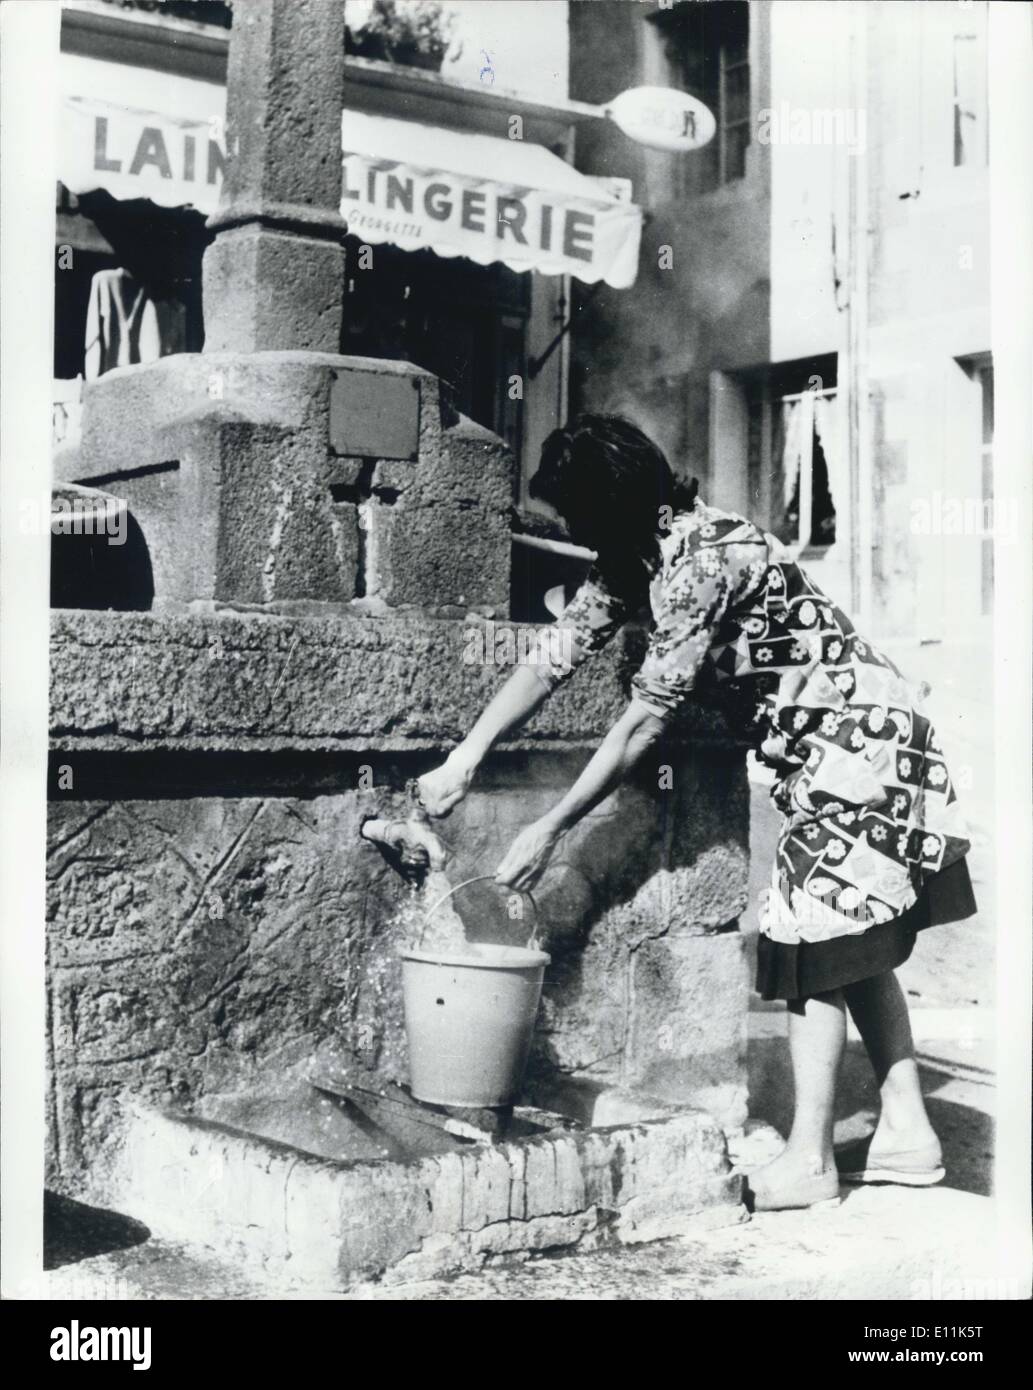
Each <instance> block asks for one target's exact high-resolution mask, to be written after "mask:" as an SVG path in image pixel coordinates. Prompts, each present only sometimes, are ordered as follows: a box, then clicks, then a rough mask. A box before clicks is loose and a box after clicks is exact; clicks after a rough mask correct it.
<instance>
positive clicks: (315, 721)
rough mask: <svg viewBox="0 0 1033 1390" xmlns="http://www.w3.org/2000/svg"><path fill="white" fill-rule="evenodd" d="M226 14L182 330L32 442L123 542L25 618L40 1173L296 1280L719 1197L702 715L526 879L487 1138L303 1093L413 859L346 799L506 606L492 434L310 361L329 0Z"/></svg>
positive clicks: (741, 1071)
mask: <svg viewBox="0 0 1033 1390" xmlns="http://www.w3.org/2000/svg"><path fill="white" fill-rule="evenodd" d="M235 21H236V22H235V26H234V30H233V37H232V42H231V46H230V67H229V100H228V111H229V128H228V136H229V149H230V152H231V158H230V161H229V167H228V175H227V180H226V191H225V194H224V197H225V199H226V201H225V203H224V206H223V208H222V210H221V211H220V213H219V214H218V215H217V217H216V218H215V219H213V229H214V231H215V238H214V241H213V243H212V245H211V246H210V248H209V250H208V252H207V253H206V258H205V268H204V270H205V303H206V321H207V332H208V336H207V341H206V346H205V351H204V352H203V353H201V354H195V355H184V356H177V357H170V358H166V359H163V360H161V361H159V362H156V363H153V364H150V365H146V366H138V367H129V368H123V369H120V370H117V371H114V372H111V373H109V374H108V375H106V376H104V377H103V378H101V379H100V380H98V381H96V382H93V383H90V384H89V385H88V386H87V388H86V393H85V400H84V416H83V433H82V441H81V445H80V446H79V447H78V448H77V449H76V450H74V451H72V452H69V453H65V454H64V455H63V456H62V457H61V458H60V459H59V461H58V471H59V473H60V476H61V477H62V478H64V479H66V480H68V481H74V482H77V483H81V484H88V485H91V486H97V487H101V488H103V489H104V490H106V491H108V492H110V493H113V494H115V495H116V496H118V497H120V498H123V499H124V500H125V502H126V503H127V505H128V507H129V510H130V514H131V517H132V522H133V526H132V527H131V535H132V536H134V537H135V538H136V542H135V545H136V548H135V551H134V556H133V564H132V565H131V566H129V567H127V569H126V573H125V577H124V584H125V594H124V598H125V601H124V602H121V603H118V604H117V605H116V609H115V610H111V609H107V610H99V609H94V610H92V611H91V610H88V609H85V608H83V609H76V608H66V609H61V610H55V612H54V614H53V625H52V653H51V665H52V693H51V733H52V755H51V769H50V785H51V795H52V801H51V808H50V812H51V813H50V858H49V876H50V912H49V931H48V954H49V974H48V980H49V985H48V987H49V1021H50V1039H49V1070H50V1082H49V1101H48V1105H49V1138H50V1152H49V1176H50V1182H51V1184H52V1186H54V1187H55V1188H56V1189H58V1190H60V1191H63V1192H66V1193H68V1194H69V1195H73V1196H77V1197H81V1198H85V1199H87V1200H91V1201H96V1202H103V1203H107V1204H108V1205H111V1206H113V1207H116V1208H117V1209H118V1210H121V1211H124V1212H126V1213H128V1214H130V1215H133V1216H136V1217H138V1218H139V1219H140V1220H142V1221H144V1222H145V1223H146V1224H147V1225H148V1226H149V1227H150V1229H151V1230H152V1231H154V1232H156V1233H158V1234H166V1235H169V1236H171V1237H174V1238H176V1239H184V1240H197V1241H201V1242H203V1243H205V1244H208V1245H215V1246H217V1247H219V1248H221V1249H224V1250H228V1251H230V1252H232V1253H234V1254H236V1255H237V1256H239V1257H240V1258H241V1259H244V1260H255V1261H259V1262H261V1263H262V1264H264V1265H266V1266H268V1267H270V1268H274V1269H281V1268H282V1269H283V1270H285V1271H289V1272H290V1274H291V1277H292V1278H297V1279H300V1280H301V1281H302V1282H306V1283H308V1284H310V1285H311V1286H313V1287H323V1288H330V1287H341V1286H342V1285H343V1284H346V1283H348V1282H349V1281H351V1280H354V1279H356V1278H359V1277H369V1276H374V1277H390V1278H407V1277H419V1276H421V1275H423V1274H426V1273H429V1272H441V1271H442V1270H449V1269H456V1268H463V1267H469V1266H471V1265H476V1264H478V1263H480V1262H481V1261H483V1260H485V1259H488V1258H494V1257H497V1256H505V1255H511V1254H513V1253H515V1252H526V1251H528V1250H540V1249H546V1248H548V1249H551V1248H557V1247H559V1248H573V1247H575V1246H577V1245H584V1244H591V1243H598V1242H600V1241H603V1240H609V1239H614V1240H644V1239H652V1238H656V1237H660V1236H666V1235H672V1234H677V1233H679V1232H682V1231H685V1230H688V1229H692V1228H693V1226H694V1225H695V1224H698V1223H699V1222H705V1223H706V1222H714V1221H732V1220H738V1219H740V1217H741V1214H742V1208H741V1206H740V1182H739V1179H738V1178H737V1177H736V1176H734V1174H733V1173H732V1170H731V1167H730V1164H729V1160H728V1155H727V1149H726V1136H728V1135H732V1136H734V1135H736V1134H738V1133H739V1132H741V1129H742V1126H743V1124H744V1122H745V1120H746V1076H745V1043H746V1037H745V1021H746V1003H747V977H746V963H745V957H744V944H743V940H742V938H741V936H740V935H739V933H738V930H737V925H736V924H737V920H738V918H739V916H740V914H741V913H742V911H743V909H744V907H745V896H746V878H747V816H748V797H747V784H746V777H745V767H744V754H743V751H742V750H741V749H740V748H738V747H736V746H735V745H734V744H733V743H732V742H731V741H730V740H729V738H728V737H727V736H726V734H725V733H724V731H723V730H722V728H721V727H720V725H719V724H717V723H716V722H715V721H714V720H713V718H711V717H709V716H705V715H703V714H700V715H698V716H696V717H694V718H693V719H690V720H689V721H687V722H686V724H685V725H684V727H683V728H682V729H681V730H680V731H679V733H678V734H677V735H675V736H672V738H671V740H670V742H669V744H668V745H667V746H666V747H665V748H664V750H663V755H662V761H663V763H664V764H665V766H666V767H667V768H669V769H670V771H669V772H668V773H667V774H665V776H664V778H663V783H664V787H665V789H664V790H663V791H661V790H659V789H658V777H657V772H656V769H655V768H652V769H644V770H643V772H642V774H641V775H640V777H639V778H638V779H637V780H636V781H635V782H634V783H632V784H631V785H629V786H627V787H626V788H624V789H623V790H622V791H621V792H619V793H618V794H617V795H616V796H615V797H613V798H611V799H610V800H609V801H607V802H606V803H604V804H603V805H602V806H600V807H599V808H598V809H597V811H596V812H595V813H593V814H592V815H591V816H589V817H588V818H587V819H586V820H585V822H584V823H583V824H582V825H581V826H580V827H579V828H578V830H577V831H576V832H575V833H574V834H572V835H571V836H570V837H568V841H567V842H566V843H565V844H564V847H563V851H562V856H561V862H560V863H559V864H558V865H557V866H556V868H555V870H554V871H551V872H550V875H549V877H548V879H547V880H546V882H545V883H544V884H543V888H542V892H541V895H540V897H541V904H542V913H543V919H544V922H545V929H546V938H545V943H544V944H545V945H546V949H547V950H548V951H549V952H550V953H551V955H552V959H553V965H552V967H551V969H550V971H549V973H548V977H547V981H546V986H545V994H544V999H543V1005H542V1011H541V1017H540V1020H539V1025H538V1029H537V1033H536V1038H535V1043H534V1048H533V1053H532V1059H531V1064H530V1068H529V1074H528V1080H527V1096H526V1101H527V1105H526V1107H525V1111H526V1113H525V1115H524V1119H523V1121H522V1125H523V1127H522V1129H521V1130H520V1132H519V1133H517V1132H514V1134H513V1135H511V1136H507V1137H506V1138H505V1140H499V1141H497V1142H484V1143H481V1142H477V1141H476V1140H472V1139H470V1138H468V1137H465V1138H464V1137H462V1136H456V1135H455V1134H452V1135H450V1136H449V1138H450V1142H449V1143H447V1144H445V1147H444V1148H443V1149H442V1148H441V1147H440V1144H438V1145H437V1147H435V1146H434V1145H432V1146H431V1149H432V1151H430V1152H427V1151H424V1152H419V1151H410V1152H408V1153H401V1154H400V1153H398V1152H397V1151H395V1150H392V1148H391V1145H390V1144H387V1145H385V1144H383V1143H382V1142H381V1140H380V1138H378V1136H377V1135H375V1134H373V1135H371V1133H370V1131H369V1129H368V1126H367V1127H363V1126H362V1125H360V1124H359V1123H358V1122H357V1117H356V1116H354V1115H352V1114H350V1113H349V1112H348V1110H347V1107H346V1106H342V1105H335V1104H334V1103H333V1101H332V1099H330V1098H328V1097H327V1096H325V1095H323V1096H318V1095H316V1093H314V1092H312V1091H311V1089H310V1088H309V1087H308V1085H307V1082H306V1079H305V1077H306V1067H307V1066H308V1064H309V1062H310V1060H311V1058H312V1056H313V1055H314V1054H316V1053H317V1052H318V1051H319V1049H321V1048H325V1047H326V1046H327V1045H328V1043H331V1044H332V1045H333V1046H334V1047H335V1048H336V1049H337V1050H338V1052H339V1054H340V1055H341V1056H344V1057H354V1058H356V1059H358V1061H359V1062H361V1064H362V1066H363V1068H364V1069H365V1071H366V1072H368V1073H369V1074H372V1075H374V1076H376V1075H382V1076H383V1077H384V1081H385V1084H388V1083H404V1081H405V1076H404V1074H399V1073H404V1046H403V1045H402V1039H401V1024H400V1007H399V997H398V989H399V987H398V975H397V968H396V966H397V962H396V961H395V957H394V951H393V945H392V942H391V941H390V939H389V938H388V937H387V936H386V934H385V924H386V923H388V922H389V921H390V920H391V919H392V917H393V915H394V914H395V912H396V910H397V908H398V906H399V903H400V901H402V899H403V896H404V894H405V893H406V892H407V891H408V890H407V888H406V885H405V883H404V882H403V880H402V878H401V877H400V876H399V875H398V874H397V873H396V872H395V871H394V870H393V869H392V867H391V866H390V864H388V863H386V862H385V860H384V858H383V857H382V855H381V854H380V853H379V852H378V851H377V849H376V848H375V847H374V846H372V845H370V844H369V843H367V842H365V841H364V840H363V839H362V838H361V837H360V833H359V832H360V826H361V824H362V821H363V819H364V818H365V817H366V816H368V815H369V814H370V811H371V809H373V808H374V807H375V808H376V809H378V810H379V811H380V812H381V813H383V811H384V808H385V807H387V808H388V810H390V808H391V807H392V806H395V807H397V814H398V815H399V816H400V817H402V816H404V815H405V814H406V802H405V790H404V789H405V786H406V783H407V782H408V781H409V779H410V778H412V777H413V776H417V775H419V773H421V772H423V771H424V770H426V769H427V768H429V767H432V766H434V765H435V764H436V763H437V762H438V761H440V759H441V758H442V756H443V755H444V753H445V752H447V750H448V749H449V748H450V747H451V746H452V745H453V744H454V742H455V741H456V740H457V739H458V738H460V737H461V736H462V734H463V733H464V732H465V730H466V729H467V728H468V727H469V725H470V724H471V722H472V721H473V719H474V717H475V716H476V714H477V713H478V711H479V710H480V708H481V706H482V705H483V703H484V702H485V700H486V699H487V698H488V696H489V695H490V694H491V693H492V691H493V690H494V689H495V688H496V685H497V683H498V681H499V680H500V679H502V678H503V676H504V674H505V672H504V671H500V670H499V669H498V667H497V666H494V665H491V664H488V663H485V662H480V663H471V662H470V661H469V660H468V659H464V655H468V653H469V650H470V645H471V644H470V641H469V634H470V631H471V629H472V628H475V627H476V625H477V624H478V623H482V622H485V621H488V620H491V621H494V622H495V623H496V625H498V624H500V623H504V622H505V621H506V620H507V614H508V597H509V573H510V547H511V535H510V507H511V499H512V495H513V471H512V470H513V462H512V459H511V457H510V455H509V454H508V452H507V450H506V448H505V447H504V445H503V444H502V442H501V441H500V440H499V439H497V438H496V437H495V436H493V435H491V434H490V433H488V432H487V431H485V430H484V429H482V428H481V427H479V426H477V425H475V424H474V423H473V422H471V421H470V420H468V419H466V418H464V417H463V416H461V415H460V414H458V412H457V411H456V410H455V409H454V407H453V406H452V403H451V400H450V397H449V393H448V391H447V390H446V389H445V388H444V387H443V386H442V384H441V383H440V382H439V381H437V380H436V379H435V378H434V377H432V376H431V375H429V374H428V373H427V372H425V371H422V370H420V369H418V368H416V367H414V366H411V365H409V364H406V363H396V362H385V361H373V360H367V359H356V358H348V357H343V356H340V355H339V354H338V352H337V348H338V343H339V338H340V331H341V319H342V314H343V313H346V304H345V297H344V293H343V290H344V284H345V276H344V264H343V257H344V253H343V249H342V246H341V237H342V233H343V230H344V228H343V224H342V222H341V219H340V215H339V212H338V210H337V208H338V201H339V195H340V162H339V127H340V110H341V106H342V104H343V102H344V95H345V94H344V72H345V69H344V64H343V39H344V35H343V6H340V5H327V4H325V3H320V0H251V3H249V4H248V5H247V6H246V7H243V9H242V11H241V13H240V14H239V15H238V16H236V17H235ZM118 610H132V611H118ZM641 644H642V637H641V634H639V633H636V632H634V631H629V632H628V633H627V634H625V635H624V636H622V638H620V639H618V640H617V641H616V642H615V643H614V644H612V650H609V651H608V652H607V653H606V654H605V655H603V656H601V657H599V658H597V659H596V660H595V661H594V662H593V663H590V664H589V665H588V666H586V667H585V668H583V669H582V670H581V671H580V672H579V673H578V674H577V675H576V676H575V677H574V678H573V680H572V681H571V682H570V683H569V684H568V685H567V686H566V687H564V688H563V689H562V690H561V691H559V692H558V693H557V694H556V696H555V697H554V698H553V699H552V700H551V701H550V702H549V704H548V705H547V706H546V707H545V708H544V709H543V710H542V711H541V712H540V713H539V714H538V716H537V717H536V718H535V719H534V720H533V721H532V722H531V723H530V724H529V725H528V726H527V727H526V728H525V729H524V730H522V731H521V732H520V733H519V735H518V736H517V737H515V738H513V739H511V740H509V741H508V742H507V743H505V744H504V745H502V746H501V747H500V748H499V749H498V750H497V752H496V753H495V754H494V755H493V756H492V757H491V759H490V760H489V761H488V763H487V764H486V765H485V767H484V768H483V770H482V772H481V775H480V776H479V778H478V780H477V783H476V784H475V787H474V789H473V791H472V793H471V795H470V796H469V797H468V798H467V800H466V801H465V802H464V803H463V804H462V805H461V806H460V807H459V808H457V810H456V811H455V812H454V813H453V815H452V817H451V818H450V819H449V820H448V821H446V822H443V823H442V825H441V827H440V829H441V833H442V836H443V838H444V839H445V840H446V841H447V842H448V843H449V846H450V848H451V849H452V850H453V851H454V860H453V867H454V876H455V881H456V882H458V881H459V878H460V876H461V877H463V878H466V877H472V876H473V875H476V874H478V873H481V872H484V870H485V868H486V867H487V868H489V869H490V868H492V867H493V866H494V864H495V863H497V862H498V859H499V858H500V857H501V854H502V852H503V850H504V848H505V847H506V845H507V844H508V842H509V840H510V839H511V838H512V836H513V835H514V834H515V833H516V831H517V830H518V829H519V828H520V827H521V826H522V825H524V824H526V823H527V821H528V820H530V819H532V818H534V817H536V816H538V815H539V814H541V813H542V811H544V809H545V808H546V807H547V806H548V805H550V804H551V802H552V801H553V800H554V799H555V797H556V796H557V795H558V793H559V791H560V789H561V788H562V787H564V786H566V785H567V784H568V783H569V782H570V780H571V779H572V778H573V777H574V776H575V775H576V773H577V771H578V770H579V768H580V767H581V766H582V765H583V763H584V760H585V758H586V757H587V755H588V753H589V752H590V750H591V749H592V748H594V746H595V745H596V744H597V742H598V740H599V739H600V738H601V736H602V735H603V734H604V732H605V731H606V729H607V727H608V726H609V724H610V722H611V721H612V720H613V719H614V718H615V717H616V715H617V713H618V712H619V710H620V709H621V708H622V705H623V702H624V700H625V699H626V692H627V680H628V677H629V675H630V673H631V672H632V671H633V670H634V667H635V663H636V661H637V660H638V659H639V657H640V656H641V650H642V645H641ZM473 910H474V911H476V912H478V913H479V912H480V908H478V907H477V905H476V904H474V909H473ZM481 921H482V926H484V923H485V922H486V923H487V925H486V926H484V930H485V931H486V933H487V937H488V938H490V937H492V936H494V937H495V938H496V939H504V935H505V930H506V927H505V924H504V923H499V922H497V921H496V922H492V921H490V920H488V919H487V918H486V917H482V918H481Z"/></svg>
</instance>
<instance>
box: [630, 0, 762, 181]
mask: <svg viewBox="0 0 1033 1390" xmlns="http://www.w3.org/2000/svg"><path fill="white" fill-rule="evenodd" d="M649 19H650V20H651V21H652V23H654V24H655V25H656V28H657V31H658V32H659V33H660V35H661V37H662V41H663V49H664V56H665V58H666V61H667V65H668V69H669V81H670V84H671V86H673V87H679V88H680V89H681V90H682V91H686V92H689V93H690V94H691V95H692V96H694V97H698V98H699V100H700V101H702V102H703V103H704V104H705V105H706V106H708V107H709V108H710V110H711V111H713V113H714V117H715V119H716V122H717V133H716V134H715V136H714V139H713V140H711V142H710V144H709V145H705V146H704V148H703V149H702V150H701V151H700V152H699V153H698V154H697V155H695V156H694V157H693V160H692V162H691V165H686V167H684V168H682V172H681V174H680V177H682V178H684V179H690V180H692V181H693V187H691V188H690V187H686V188H684V189H682V190H681V191H682V192H683V193H685V194H689V193H693V192H706V191H708V190H709V189H714V188H719V187H721V186H722V185H723V184H728V183H734V182H735V181H736V180H738V179H741V178H744V177H745V175H746V150H747V148H748V146H749V143H750V126H751V122H752V108H751V101H750V7H749V5H748V3H746V0H710V3H708V4H703V5H701V4H697V3H686V2H685V0H683V3H680V4H676V5H674V6H673V7H672V8H671V9H669V10H657V11H655V12H654V13H653V14H651V15H650V16H649ZM683 164H685V162H683Z"/></svg>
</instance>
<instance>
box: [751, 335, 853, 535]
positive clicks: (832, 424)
mask: <svg viewBox="0 0 1033 1390" xmlns="http://www.w3.org/2000/svg"><path fill="white" fill-rule="evenodd" d="M746 397H747V407H748V416H747V419H748V424H747V476H748V485H749V493H750V500H751V504H752V510H753V514H754V517H755V519H756V520H757V521H758V522H760V523H761V524H763V525H765V526H766V527H767V529H768V530H770V531H771V533H772V534H773V535H775V536H777V537H778V539H779V540H780V541H782V542H783V543H784V544H786V545H792V546H796V547H798V550H799V553H800V554H802V555H808V554H809V555H812V556H813V555H816V554H821V553H822V552H824V551H825V550H827V549H828V547H829V546H831V545H834V544H835V541H836V507H837V501H838V503H839V506H840V507H842V506H843V504H844V501H845V497H844V493H845V490H846V486H847V466H846V454H845V438H844V433H843V429H842V421H841V416H840V403H839V400H838V395H837V391H836V359H835V357H834V356H832V357H822V358H814V359H811V360H808V361H805V362H794V363H788V364H783V365H780V366H777V367H772V368H770V369H768V370H766V371H764V372H759V373H751V374H749V375H748V377H747V382H746Z"/></svg>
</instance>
